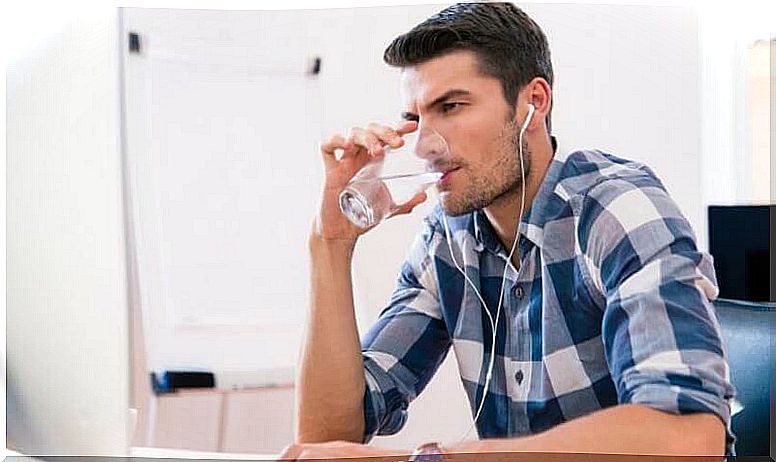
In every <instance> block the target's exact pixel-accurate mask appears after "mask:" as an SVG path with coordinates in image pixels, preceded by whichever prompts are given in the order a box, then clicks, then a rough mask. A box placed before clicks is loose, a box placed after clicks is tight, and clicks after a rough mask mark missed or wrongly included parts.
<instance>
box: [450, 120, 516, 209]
mask: <svg viewBox="0 0 776 462" xmlns="http://www.w3.org/2000/svg"><path fill="white" fill-rule="evenodd" d="M519 134H520V130H519V128H518V127H517V124H516V121H515V120H514V118H513V119H512V120H510V121H508V122H507V123H506V124H505V125H504V129H503V130H502V132H501V134H500V135H499V140H500V141H499V142H498V148H497V150H498V153H497V155H498V159H497V161H496V164H495V165H494V166H493V167H492V168H489V169H488V170H487V171H480V172H476V173H474V172H472V171H471V170H469V169H468V168H463V169H461V170H459V171H458V172H456V173H459V172H460V173H464V174H465V178H464V182H465V186H464V187H465V189H464V190H463V191H462V192H461V193H460V194H459V195H458V196H457V197H455V196H452V195H450V194H448V197H444V196H443V197H442V200H441V201H440V202H441V204H442V208H443V209H444V211H445V213H446V214H447V215H449V216H460V215H465V214H467V213H471V212H473V211H474V210H480V209H483V208H485V207H487V206H489V205H491V204H493V203H494V202H498V201H500V200H505V199H508V198H509V197H511V196H513V195H515V194H516V193H518V192H520V190H521V189H522V187H523V178H522V175H521V174H520V154H519V151H518V143H519ZM523 168H524V171H525V180H526V181H527V180H528V176H529V174H530V172H531V152H530V151H529V150H528V146H527V145H526V142H525V140H523ZM451 196H452V197H451Z"/></svg>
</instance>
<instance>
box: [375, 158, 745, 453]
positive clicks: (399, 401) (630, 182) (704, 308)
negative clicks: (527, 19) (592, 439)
mask: <svg viewBox="0 0 776 462" xmlns="http://www.w3.org/2000/svg"><path fill="white" fill-rule="evenodd" d="M448 224H449V226H450V233H451V236H452V241H453V242H452V247H453V251H454V252H455V257H456V260H457V261H458V263H459V265H460V266H461V267H462V268H465V269H466V272H467V274H468V275H469V277H470V279H471V280H472V281H473V282H474V283H475V284H476V285H478V286H479V287H478V289H479V290H480V292H481V294H482V297H483V298H484V300H485V302H486V303H487V306H488V308H489V309H490V311H491V313H492V316H493V317H494V319H495V316H496V309H497V306H498V298H499V294H500V290H501V285H502V275H503V274H504V266H505V265H506V264H507V250H506V249H505V248H504V247H503V246H502V244H501V243H500V241H499V240H498V238H497V236H496V234H495V232H494V230H493V228H492V227H491V225H490V223H489V222H488V220H487V218H486V217H485V215H484V213H483V212H482V211H476V212H473V213H470V214H467V215H463V216H459V217H448ZM519 229H520V239H519V242H518V250H517V251H519V255H520V256H521V265H520V270H519V271H515V269H514V267H513V266H512V264H511V263H509V270H508V271H507V273H506V278H507V281H506V284H505V295H504V301H503V306H502V308H501V315H500V320H499V323H498V326H497V338H496V360H495V364H494V370H493V378H492V379H491V382H490V387H489V392H488V394H487V398H486V400H485V405H484V407H483V410H482V415H480V418H479V420H478V422H477V431H478V433H479V436H480V438H493V437H507V436H521V435H529V434H533V433H537V432H541V431H543V430H547V429H549V428H551V427H554V426H556V425H558V424H560V423H562V422H566V421H568V420H571V419H573V418H575V417H580V416H583V415H586V414H589V413H591V412H594V411H596V410H599V409H602V408H606V407H609V406H613V405H616V404H618V403H637V404H642V405H646V406H649V407H651V408H654V409H659V410H662V411H667V412H671V413H679V414H684V413H693V412H710V413H714V414H716V415H718V416H719V417H720V419H722V421H723V422H724V423H725V425H726V427H727V428H728V429H729V428H730V426H729V423H730V401H729V400H730V399H731V398H732V396H733V387H732V385H731V384H730V381H729V371H728V365H727V361H726V359H725V354H724V352H723V347H722V344H721V335H720V329H719V324H718V322H717V318H716V315H715V314H714V311H713V307H712V305H711V303H710V301H709V300H713V299H714V298H716V296H717V292H718V290H717V286H716V278H715V275H714V269H713V266H712V262H711V259H710V257H709V256H708V255H707V254H705V253H703V252H701V251H699V250H698V249H697V247H696V244H695V236H694V234H693V231H692V229H691V228H690V224H689V223H688V222H687V220H686V219H685V218H684V216H683V215H682V214H681V212H680V210H679V208H678V207H677V205H676V204H675V203H674V201H673V200H672V199H671V198H670V197H669V195H668V193H667V192H666V190H665V188H664V187H663V185H662V183H661V182H660V180H659V179H658V178H657V177H656V176H655V174H654V173H653V172H652V171H651V170H650V169H649V168H648V167H646V166H644V165H642V164H639V163H637V162H633V161H629V160H625V159H621V158H618V157H615V156H612V155H609V154H606V153H603V152H601V151H596V150H592V151H577V152H573V153H571V154H568V155H567V156H565V158H562V157H561V156H560V155H558V154H556V156H555V158H554V159H553V160H552V163H551V164H550V167H549V169H548V171H547V173H546V176H545V178H544V181H543V183H542V185H541V187H540V189H539V191H538V193H537V195H536V197H535V199H534V201H533V204H532V206H531V208H530V209H529V211H528V212H527V213H526V215H525V217H524V218H523V221H522V222H521V224H520V228H519ZM491 340H492V329H491V324H490V321H489V320H488V317H487V315H486V313H485V311H484V309H483V307H482V305H481V303H480V301H479V299H478V298H477V296H476V294H475V292H474V291H473V290H472V289H471V287H470V286H469V284H468V283H467V282H465V280H464V278H463V276H462V275H461V273H460V272H459V271H458V270H457V269H456V268H455V266H454V265H453V262H452V259H451V258H450V251H449V248H448V244H447V239H446V237H445V230H444V223H443V221H442V211H441V208H440V207H439V206H437V208H436V209H435V210H434V211H433V212H432V213H431V214H429V215H428V216H427V217H426V218H425V228H424V230H423V231H422V232H421V233H420V234H419V236H418V237H417V239H416V240H415V243H414V244H413V246H412V248H411V250H410V252H409V255H408V257H407V260H406V261H405V263H404V264H403V266H402V268H401V272H400V275H399V278H398V282H397V286H396V289H395V291H394V293H393V295H392V297H391V299H390V301H389V303H388V306H387V307H386V308H385V309H384V310H383V311H382V313H381V314H380V316H379V318H378V320H377V322H376V323H375V325H374V326H373V327H372V328H371V329H370V330H369V331H368V332H367V333H366V335H365V336H364V338H363V339H362V351H363V359H364V368H365V376H366V384H367V390H366V393H365V396H364V413H365V425H366V428H365V435H364V442H369V441H371V439H372V438H373V436H375V435H390V434H394V433H396V432H398V431H399V430H400V429H401V428H402V426H403V425H404V423H405V421H406V419H407V407H408V405H409V403H410V402H411V401H412V400H413V399H414V398H415V397H416V396H417V395H418V394H419V393H420V392H421V391H422V390H423V388H424V387H425V386H426V384H427V383H428V382H429V380H430V379H431V378H432V376H433V375H434V373H435V372H436V371H437V369H438V367H439V366H440V365H441V363H442V361H443V360H444V358H445V356H446V355H447V352H448V350H449V349H450V347H451V346H452V348H453V351H454V354H455V357H456V359H457V362H458V368H459V371H460V375H461V380H462V382H463V386H464V389H465V391H466V394H467V396H468V399H469V404H470V407H471V409H472V415H474V414H475V413H476V411H477V408H478V406H479V403H480V401H481V399H482V395H483V388H484V385H485V377H486V374H487V369H488V364H489V361H490V354H491V348H492V342H491ZM727 439H728V445H727V446H728V453H730V452H731V451H732V442H733V441H734V438H733V436H732V434H731V433H730V432H729V431H728V438H727Z"/></svg>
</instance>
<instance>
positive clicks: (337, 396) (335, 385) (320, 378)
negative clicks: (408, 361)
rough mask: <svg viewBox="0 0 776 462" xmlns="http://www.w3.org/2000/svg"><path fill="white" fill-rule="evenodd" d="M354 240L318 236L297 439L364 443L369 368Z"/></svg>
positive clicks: (313, 251)
mask: <svg viewBox="0 0 776 462" xmlns="http://www.w3.org/2000/svg"><path fill="white" fill-rule="evenodd" d="M352 251H353V248H352V245H351V244H348V243H341V242H325V241H322V240H318V239H315V238H312V239H311V240H310V255H311V268H310V270H311V281H310V282H311V294H310V302H311V307H310V312H309V318H308V321H307V329H306V333H305V337H304V341H303V346H302V351H301V358H300V369H299V373H298V377H297V396H296V399H297V405H296V407H297V442H300V443H314V442H323V441H331V440H346V441H354V442H359V443H360V442H361V438H362V435H363V431H364V414H363V396H364V388H365V383H364V382H365V381H364V369H363V367H364V366H363V359H362V357H361V344H360V342H359V338H358V328H357V325H356V319H355V313H354V309H353V291H352V281H351V274H350V271H351V257H352Z"/></svg>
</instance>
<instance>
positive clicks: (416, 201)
mask: <svg viewBox="0 0 776 462" xmlns="http://www.w3.org/2000/svg"><path fill="white" fill-rule="evenodd" d="M427 198H428V195H427V194H426V193H425V192H419V193H417V194H415V196H413V197H412V199H410V200H409V202H407V203H405V204H403V205H402V206H401V207H399V208H398V209H397V210H396V211H395V212H393V213H392V214H391V215H390V216H392V217H395V216H397V215H406V214H408V213H410V212H412V210H413V209H414V208H415V207H417V206H418V205H420V204H422V203H423V202H425V201H426V199H427Z"/></svg>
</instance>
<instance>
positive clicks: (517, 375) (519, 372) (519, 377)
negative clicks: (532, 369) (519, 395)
mask: <svg viewBox="0 0 776 462" xmlns="http://www.w3.org/2000/svg"><path fill="white" fill-rule="evenodd" d="M515 380H517V384H518V385H521V384H522V383H523V370H522V369H518V370H517V372H515Z"/></svg>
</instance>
